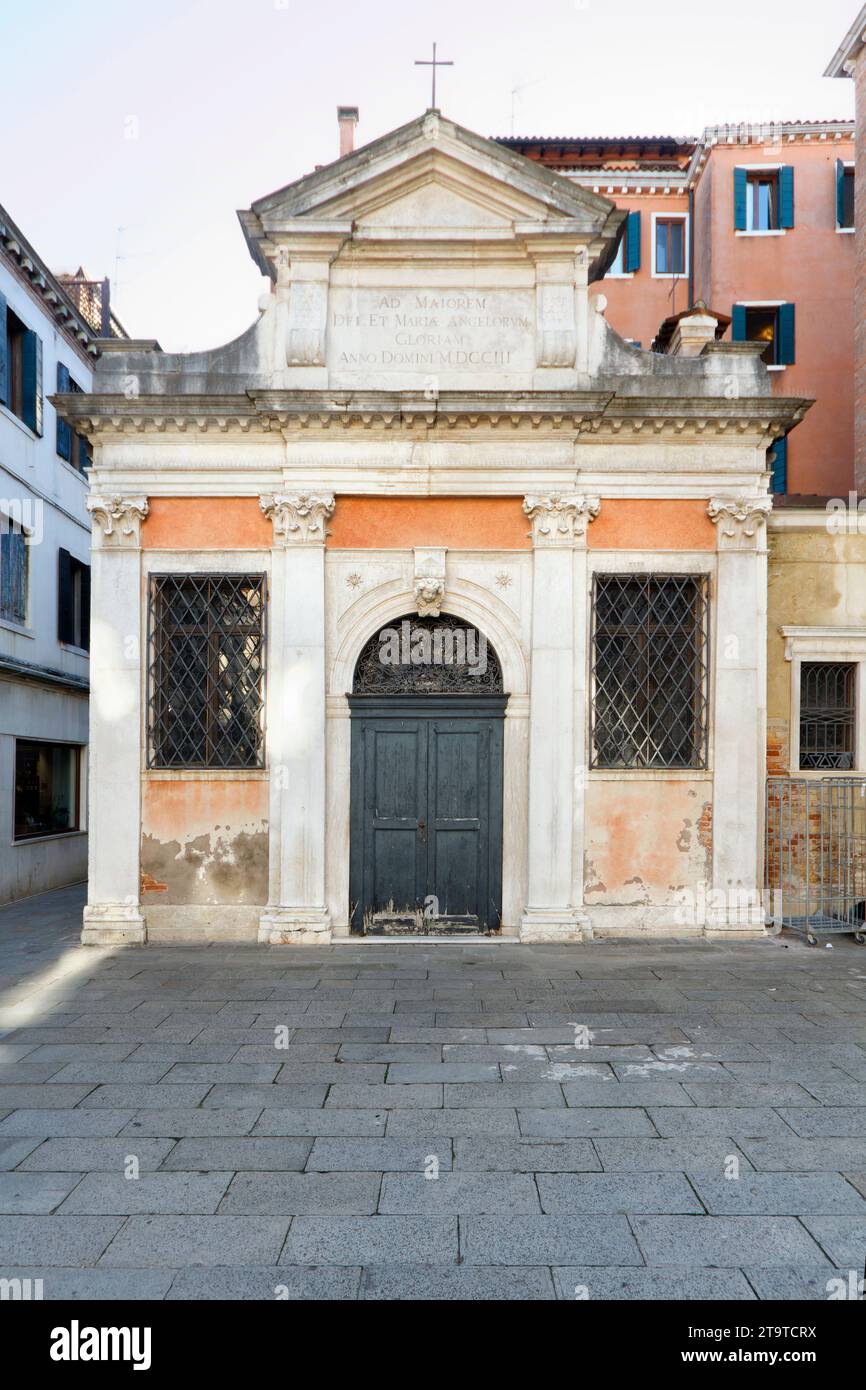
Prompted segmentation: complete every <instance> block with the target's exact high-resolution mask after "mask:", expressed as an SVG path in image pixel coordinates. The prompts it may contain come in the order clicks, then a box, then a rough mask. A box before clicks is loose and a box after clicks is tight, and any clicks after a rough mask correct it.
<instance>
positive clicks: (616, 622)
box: [591, 574, 709, 769]
mask: <svg viewBox="0 0 866 1390" xmlns="http://www.w3.org/2000/svg"><path fill="white" fill-rule="evenodd" d="M708 628H709V615H708V597H707V579H706V577H705V576H704V575H681V574H599V575H596V576H595V581H594V585H593V653H592V668H593V697H592V710H591V720H592V766H593V767H608V768H696V769H700V768H705V767H706V766H707V729H708V718H707V682H708V669H709V631H708Z"/></svg>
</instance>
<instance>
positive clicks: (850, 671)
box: [800, 661, 857, 772]
mask: <svg viewBox="0 0 866 1390" xmlns="http://www.w3.org/2000/svg"><path fill="white" fill-rule="evenodd" d="M856 679H857V676H856V667H855V666H854V665H853V663H848V662H844V661H804V662H803V664H802V666H801V667H800V767H801V768H802V769H803V770H804V771H807V770H808V771H812V770H814V769H821V768H823V769H825V770H834V771H837V772H850V771H851V769H852V768H853V766H854V718H855V703H856V701H855V690H856V684H855V683H856Z"/></svg>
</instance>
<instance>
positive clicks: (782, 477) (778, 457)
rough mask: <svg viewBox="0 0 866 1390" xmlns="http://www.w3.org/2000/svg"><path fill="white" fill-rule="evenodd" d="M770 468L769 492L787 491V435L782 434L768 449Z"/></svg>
mask: <svg viewBox="0 0 866 1390" xmlns="http://www.w3.org/2000/svg"><path fill="white" fill-rule="evenodd" d="M769 462H770V468H771V470H772V475H773V476H772V480H771V482H770V491H771V492H787V491H788V436H787V435H783V437H782V438H781V439H777V440H776V442H775V444H774V445H773V447H772V449H771V450H770V459H769Z"/></svg>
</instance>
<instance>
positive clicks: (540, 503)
mask: <svg viewBox="0 0 866 1390" xmlns="http://www.w3.org/2000/svg"><path fill="white" fill-rule="evenodd" d="M523 510H524V512H525V513H526V515H527V516H528V517H529V520H530V522H531V523H532V544H533V545H534V546H542V545H545V546H550V545H562V546H573V545H574V544H575V543H576V542H579V541H581V540H585V539H586V530H587V527H588V526H589V524H590V522H591V521H594V520H595V518H596V517H597V516H598V514H599V512H600V510H601V501H600V499H599V498H598V497H583V496H579V495H570V496H566V495H564V494H562V493H559V492H551V493H548V494H546V495H543V496H542V495H536V494H530V495H529V496H528V497H526V498H525V499H524V502H523Z"/></svg>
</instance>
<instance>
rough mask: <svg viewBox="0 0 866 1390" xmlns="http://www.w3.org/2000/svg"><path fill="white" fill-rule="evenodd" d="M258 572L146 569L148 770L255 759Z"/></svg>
mask: <svg viewBox="0 0 866 1390" xmlns="http://www.w3.org/2000/svg"><path fill="white" fill-rule="evenodd" d="M266 598H267V588H266V582H265V576H264V575H263V574H154V575H151V578H150V594H149V604H148V700H147V707H148V734H149V737H148V767H155V768H160V767H174V768H240V767H263V766H264V677H265V605H266Z"/></svg>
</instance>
